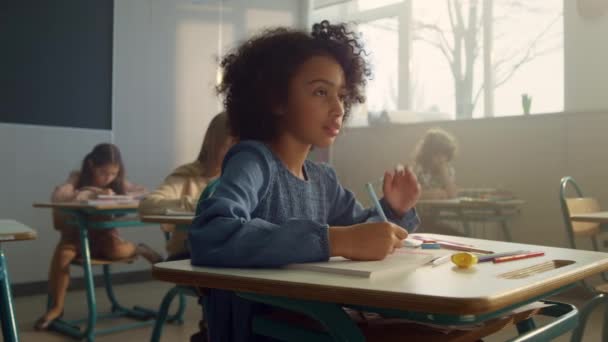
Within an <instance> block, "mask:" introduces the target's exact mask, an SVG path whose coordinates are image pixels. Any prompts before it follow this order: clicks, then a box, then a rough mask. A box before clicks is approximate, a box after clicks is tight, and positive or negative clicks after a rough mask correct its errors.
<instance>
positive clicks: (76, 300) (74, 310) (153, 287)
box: [15, 282, 603, 342]
mask: <svg viewBox="0 0 608 342" xmlns="http://www.w3.org/2000/svg"><path fill="white" fill-rule="evenodd" d="M169 288H170V285H169V284H165V283H161V282H145V283H138V284H128V285H120V286H116V287H115V291H116V296H117V297H118V299H119V300H120V301H121V302H122V304H123V305H129V306H131V305H135V304H137V305H142V306H145V307H150V308H157V307H158V305H159V304H160V301H161V298H162V297H163V295H164V294H165V293H166V291H167V290H168V289H169ZM97 298H98V307H99V308H100V310H104V311H107V310H109V308H110V306H109V303H108V301H107V299H106V297H105V293H104V292H103V288H98V289H97ZM558 300H561V301H564V302H570V303H575V304H577V305H578V304H580V303H582V302H583V300H584V295H583V294H582V293H579V291H577V292H575V293H569V294H568V296H567V297H566V298H558ZM45 303H46V296H42V295H38V296H31V297H19V298H16V299H15V310H16V314H17V320H18V324H19V332H20V338H21V341H23V342H30V341H32V342H34V341H35V342H55V341H71V339H69V338H67V337H64V336H62V335H59V334H57V333H54V332H37V331H34V329H33V325H34V321H35V320H36V319H37V318H38V317H39V316H40V315H41V314H42V309H43V308H44V307H45ZM85 303H86V298H85V293H84V291H72V292H70V293H69V294H68V301H67V303H66V310H65V311H66V314H65V318H66V319H76V318H81V317H83V316H84V315H85V313H86V304H85ZM200 315H201V314H200V309H199V306H198V304H197V303H196V300H195V299H194V298H188V305H187V309H186V314H185V316H184V318H185V322H184V324H183V325H181V326H176V325H171V324H169V325H165V329H164V330H163V338H162V339H161V341H189V339H190V335H192V334H193V333H194V332H196V331H197V329H198V320H199V318H200ZM119 321H121V320H119ZM602 321H603V310H601V309H598V310H596V311H595V312H594V313H593V314H592V316H591V319H590V321H589V323H588V324H587V329H586V332H585V338H584V341H588V342H592V341H600V340H601V327H602ZM111 322H116V321H115V320H114V321H111ZM111 322H110V321H102V322H101V323H100V324H99V325H98V326H99V327H106V326H108V323H111ZM122 322H131V321H130V320H122ZM537 322H538V325H539V326H540V325H541V324H542V323H543V321H542V320H538V321H537ZM151 334H152V327H151V326H150V327H145V328H140V329H135V330H129V331H126V332H121V333H115V334H110V335H101V336H99V337H98V338H97V339H96V340H97V341H100V342H103V341H149V340H150V336H151ZM513 336H515V329H508V330H505V331H501V332H500V333H499V334H496V335H494V336H491V337H489V338H486V339H484V341H488V342H498V341H505V340H507V339H509V338H511V337H513ZM569 338H570V334H568V335H564V336H561V337H560V338H559V339H557V340H556V341H560V342H566V341H569Z"/></svg>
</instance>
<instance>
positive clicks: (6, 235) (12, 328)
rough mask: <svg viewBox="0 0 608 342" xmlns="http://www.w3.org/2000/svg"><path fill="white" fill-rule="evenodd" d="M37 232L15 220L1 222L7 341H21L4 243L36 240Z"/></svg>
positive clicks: (0, 303)
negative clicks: (3, 247) (3, 248)
mask: <svg viewBox="0 0 608 342" xmlns="http://www.w3.org/2000/svg"><path fill="white" fill-rule="evenodd" d="M36 237H37V236H36V231H34V230H33V229H32V228H30V227H28V226H26V225H24V224H22V223H19V222H17V221H14V220H0V320H1V321H2V335H3V336H4V340H5V341H7V342H8V341H10V342H17V341H19V332H18V330H17V319H16V318H15V310H14V308H13V296H12V292H11V284H10V278H9V274H8V269H7V265H6V257H5V256H4V251H3V250H2V243H4V242H11V241H24V240H34V239H36Z"/></svg>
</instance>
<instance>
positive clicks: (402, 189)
mask: <svg viewBox="0 0 608 342" xmlns="http://www.w3.org/2000/svg"><path fill="white" fill-rule="evenodd" d="M382 188H383V190H384V199H385V200H386V201H387V202H388V204H389V206H390V207H391V209H392V210H393V211H394V212H395V213H396V214H397V215H399V217H402V216H403V215H405V213H406V212H407V211H408V210H410V209H411V208H413V207H414V206H415V205H416V202H417V201H418V198H419V197H420V184H418V180H417V179H416V175H414V173H413V172H412V170H411V169H410V168H409V167H403V165H398V166H397V167H396V168H395V170H394V171H393V172H389V171H386V172H385V173H384V184H383V187H382Z"/></svg>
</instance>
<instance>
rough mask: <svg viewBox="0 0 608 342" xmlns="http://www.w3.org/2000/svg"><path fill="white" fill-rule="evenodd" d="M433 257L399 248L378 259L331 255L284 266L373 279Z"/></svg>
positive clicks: (430, 254)
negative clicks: (324, 260)
mask: <svg viewBox="0 0 608 342" xmlns="http://www.w3.org/2000/svg"><path fill="white" fill-rule="evenodd" d="M433 258H434V255H433V253H425V252H420V251H408V250H406V249H404V248H401V249H399V250H397V251H396V252H395V253H394V254H391V255H389V256H387V257H386V258H385V259H384V260H380V261H353V260H348V259H345V258H343V257H333V258H330V259H329V261H327V262H310V263H301V264H291V265H287V267H286V268H288V269H295V270H308V271H316V272H324V273H333V274H342V275H349V276H354V277H362V278H370V279H373V278H378V277H386V276H390V275H398V274H405V273H407V272H412V271H414V270H416V269H417V268H418V267H420V266H422V265H424V264H427V263H429V262H430V261H431V260H432V259H433Z"/></svg>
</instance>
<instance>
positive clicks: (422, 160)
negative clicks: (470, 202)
mask: <svg viewBox="0 0 608 342" xmlns="http://www.w3.org/2000/svg"><path fill="white" fill-rule="evenodd" d="M456 150H457V146H456V139H455V138H454V137H453V136H452V135H451V134H450V133H448V132H446V131H444V130H442V129H440V128H432V129H430V130H428V131H427V132H426V133H425V134H424V137H422V139H420V141H419V142H418V144H417V145H416V149H415V151H414V172H415V173H416V177H417V178H418V182H420V186H421V187H422V193H421V195H420V199H423V200H445V199H452V198H456V197H457V195H458V188H457V187H456V183H455V171H454V167H453V166H452V164H451V162H452V160H453V159H454V156H455V155H456ZM420 220H421V221H422V224H421V225H420V230H419V232H421V233H435V234H443V235H453V236H463V234H462V233H461V232H460V231H459V230H458V229H456V228H455V227H453V226H451V225H450V224H448V223H445V222H442V221H439V220H438V219H437V217H434V216H433V215H429V214H428V213H426V212H425V211H424V210H423V209H421V210H420Z"/></svg>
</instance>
